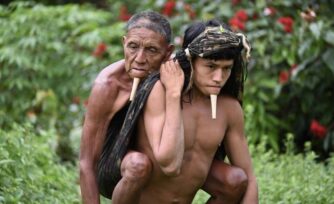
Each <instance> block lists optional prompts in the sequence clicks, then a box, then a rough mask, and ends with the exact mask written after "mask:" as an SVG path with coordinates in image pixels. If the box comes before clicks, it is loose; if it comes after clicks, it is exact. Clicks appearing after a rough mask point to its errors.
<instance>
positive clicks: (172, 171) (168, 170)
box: [161, 165, 181, 177]
mask: <svg viewBox="0 0 334 204" xmlns="http://www.w3.org/2000/svg"><path fill="white" fill-rule="evenodd" d="M161 170H162V172H163V173H164V174H165V175H166V176H168V177H176V176H178V175H180V173H181V167H179V166H172V165H171V166H166V167H161Z"/></svg>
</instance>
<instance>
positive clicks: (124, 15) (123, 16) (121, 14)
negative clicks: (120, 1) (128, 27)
mask: <svg viewBox="0 0 334 204" xmlns="http://www.w3.org/2000/svg"><path fill="white" fill-rule="evenodd" d="M118 18H119V19H120V20H121V21H128V20H129V19H130V18H131V14H129V12H128V8H127V7H126V6H124V5H122V6H121V9H120V12H119V16H118Z"/></svg>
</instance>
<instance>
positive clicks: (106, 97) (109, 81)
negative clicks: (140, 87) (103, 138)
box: [87, 60, 131, 116]
mask: <svg viewBox="0 0 334 204" xmlns="http://www.w3.org/2000/svg"><path fill="white" fill-rule="evenodd" d="M128 83H129V76H128V75H127V73H126V71H125V68H124V60H120V61H117V62H115V63H113V64H110V65H109V66H107V67H105V68H104V69H103V70H102V71H101V72H100V73H99V74H98V76H97V77H96V79H95V81H94V83H93V87H92V90H91V93H90V96H89V99H88V105H87V109H88V111H89V112H90V110H91V111H93V112H95V113H97V115H98V116H101V114H107V115H110V112H113V110H114V109H115V106H114V102H115V101H116V100H117V99H118V98H119V97H120V96H119V92H120V90H127V89H130V88H131V86H130V85H129V84H128ZM117 109H118V108H117Z"/></svg>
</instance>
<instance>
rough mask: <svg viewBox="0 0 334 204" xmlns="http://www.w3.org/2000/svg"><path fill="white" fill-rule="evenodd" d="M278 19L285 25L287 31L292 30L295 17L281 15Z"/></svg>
mask: <svg viewBox="0 0 334 204" xmlns="http://www.w3.org/2000/svg"><path fill="white" fill-rule="evenodd" d="M277 21H278V22H279V23H280V24H282V25H283V27H284V30H285V32H287V33H291V32H292V26H293V19H292V18H291V17H280V18H279V19H278V20H277Z"/></svg>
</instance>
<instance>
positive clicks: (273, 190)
mask: <svg viewBox="0 0 334 204" xmlns="http://www.w3.org/2000/svg"><path fill="white" fill-rule="evenodd" d="M292 139H293V136H292V135H289V137H288V142H287V144H286V146H287V147H288V150H287V153H286V154H276V153H274V152H273V151H267V150H266V148H265V145H263V143H262V144H261V145H259V146H258V147H257V148H256V149H255V148H254V149H253V156H254V159H253V161H254V166H255V172H256V175H257V181H258V185H259V196H260V203H305V204H306V203H310V204H311V203H328V204H329V203H334V201H333V199H332V198H333V196H332V193H333V191H334V186H333V185H332V184H333V182H334V172H333V167H334V160H333V158H331V159H330V160H328V161H327V162H326V163H316V162H315V158H316V155H315V153H314V152H312V151H310V144H309V143H307V144H306V149H307V152H306V153H305V154H304V155H303V154H297V155H296V154H294V153H293V151H294V147H293V141H292Z"/></svg>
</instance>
